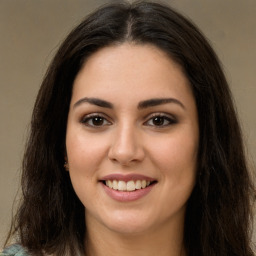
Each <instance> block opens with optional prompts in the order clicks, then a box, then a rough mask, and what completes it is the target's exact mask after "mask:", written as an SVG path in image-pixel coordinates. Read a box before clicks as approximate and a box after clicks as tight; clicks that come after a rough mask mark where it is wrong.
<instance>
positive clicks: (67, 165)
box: [64, 155, 69, 171]
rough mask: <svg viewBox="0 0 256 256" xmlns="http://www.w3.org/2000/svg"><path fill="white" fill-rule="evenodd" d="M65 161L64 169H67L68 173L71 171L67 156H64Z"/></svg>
mask: <svg viewBox="0 0 256 256" xmlns="http://www.w3.org/2000/svg"><path fill="white" fill-rule="evenodd" d="M64 160H65V162H64V168H65V170H66V171H69V164H68V158H67V156H66V155H65V156H64Z"/></svg>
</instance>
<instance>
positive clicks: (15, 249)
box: [0, 244, 29, 256]
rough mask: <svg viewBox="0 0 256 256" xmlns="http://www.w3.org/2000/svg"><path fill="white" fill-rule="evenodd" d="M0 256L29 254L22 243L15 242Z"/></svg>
mask: <svg viewBox="0 0 256 256" xmlns="http://www.w3.org/2000/svg"><path fill="white" fill-rule="evenodd" d="M0 256H29V254H28V253H27V252H26V250H25V249H24V248H23V247H22V246H21V245H19V244H13V245H11V246H9V247H7V248H5V249H4V250H3V251H2V252H0Z"/></svg>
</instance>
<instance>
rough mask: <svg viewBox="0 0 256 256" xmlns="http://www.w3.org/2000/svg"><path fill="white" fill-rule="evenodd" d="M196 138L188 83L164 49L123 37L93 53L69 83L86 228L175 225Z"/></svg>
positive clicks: (192, 170) (76, 176)
mask: <svg viewBox="0 0 256 256" xmlns="http://www.w3.org/2000/svg"><path fill="white" fill-rule="evenodd" d="M198 141H199V129H198V117H197V110H196V104H195V100H194V97H193V94H192V91H191V88H190V85H189V82H188V80H187V79H186V77H185V75H184V74H183V72H182V70H181V68H180V67H179V65H177V64H176V63H175V62H173V61H172V60H171V59H170V58H169V57H167V56H166V55H165V53H164V52H162V51H161V50H159V49H158V48H156V47H154V46H150V45H133V44H129V43H125V44H122V45H119V46H113V47H106V48H104V49H101V50H99V51H98V52H96V53H95V54H94V55H92V56H91V57H90V58H89V59H88V60H87V61H86V63H85V65H84V66H83V67H82V69H81V70H80V72H79V73H78V75H77V77H76V79H75V81H74V87H73V94H72V99H71V104H70V110H69V115H68V123H67V134H66V148H67V158H68V163H69V172H70V178H71V181H72V184H73V187H74V190H75V192H76V194H77V196H78V197H79V199H80V200H81V202H82V203H83V205H84V207H85V208H86V223H87V226H90V225H91V224H92V223H93V225H94V226H95V227H96V226H97V227H101V228H103V229H105V228H107V229H110V230H112V231H116V232H120V233H134V232H136V233H139V232H148V231H150V230H156V229H157V228H160V227H172V226H175V225H179V227H180V225H182V224H183V221H184V213H185V209H186V202H187V200H188V198H189V196H190V194H191V192H192V190H193V187H194V185H195V177H196V169H197V151H198ZM177 223H178V224H177Z"/></svg>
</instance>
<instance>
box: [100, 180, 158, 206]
mask: <svg viewBox="0 0 256 256" xmlns="http://www.w3.org/2000/svg"><path fill="white" fill-rule="evenodd" d="M154 185H155V183H153V184H152V185H150V186H148V187H146V188H142V189H138V190H134V191H129V192H128V191H118V190H114V189H112V188H109V187H108V186H106V185H105V184H104V183H102V186H103V188H104V190H105V192H106V193H107V195H108V196H110V197H111V198H112V199H114V200H116V201H119V202H130V201H135V200H138V199H140V198H142V197H144V196H146V195H147V194H148V193H149V192H150V191H151V190H152V188H153V187H154Z"/></svg>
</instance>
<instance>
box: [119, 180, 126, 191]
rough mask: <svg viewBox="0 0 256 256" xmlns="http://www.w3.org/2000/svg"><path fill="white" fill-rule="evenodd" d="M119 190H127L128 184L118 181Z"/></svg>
mask: <svg viewBox="0 0 256 256" xmlns="http://www.w3.org/2000/svg"><path fill="white" fill-rule="evenodd" d="M117 189H118V190H121V191H124V190H126V182H124V181H122V180H120V181H118V188H117Z"/></svg>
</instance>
